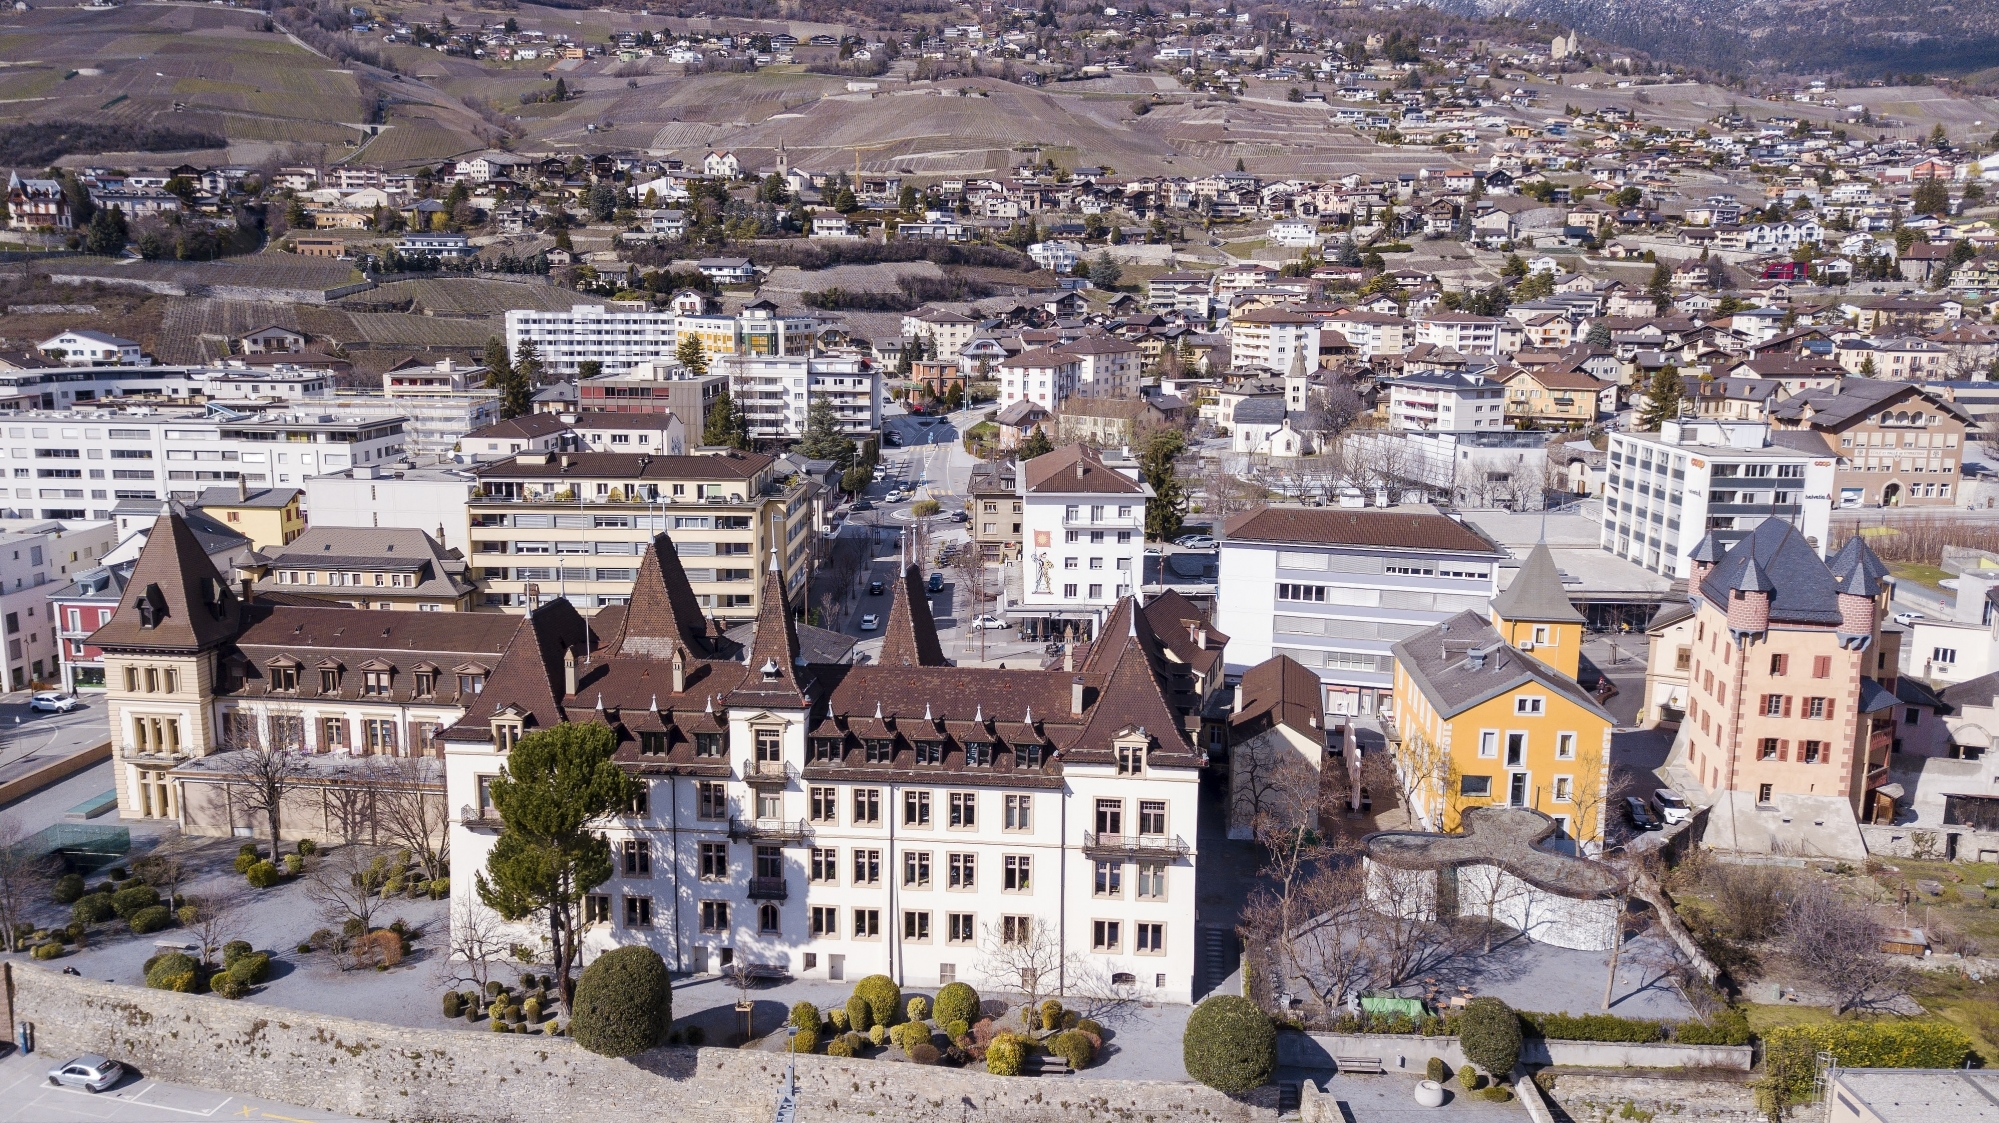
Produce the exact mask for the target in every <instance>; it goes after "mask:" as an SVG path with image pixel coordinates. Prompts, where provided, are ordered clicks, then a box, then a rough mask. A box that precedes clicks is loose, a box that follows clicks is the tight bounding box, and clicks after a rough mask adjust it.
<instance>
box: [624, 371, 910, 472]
mask: <svg viewBox="0 0 1999 1123" xmlns="http://www.w3.org/2000/svg"><path fill="white" fill-rule="evenodd" d="M715 369H717V370H724V371H727V372H728V375H729V395H730V397H731V398H732V399H734V401H735V402H736V406H737V408H738V409H740V410H742V411H743V412H744V414H745V416H746V418H747V420H748V424H749V429H750V435H751V436H753V437H765V438H778V439H796V438H798V437H801V436H803V435H804V434H805V424H806V415H807V412H808V411H809V409H810V407H811V405H812V403H813V401H815V400H816V399H818V398H819V397H820V396H821V395H824V396H825V397H826V399H827V400H828V401H830V402H831V403H832V404H833V412H834V413H835V414H837V415H838V416H839V419H840V429H841V431H842V432H844V433H847V434H850V435H853V436H861V435H864V434H867V433H871V432H873V431H875V430H877V429H879V428H881V414H882V379H881V375H880V373H879V372H877V371H875V370H873V369H872V368H870V369H866V370H863V369H862V365H861V360H860V358H859V357H857V356H819V357H811V358H808V357H807V356H804V355H738V356H733V357H731V358H729V359H728V360H727V361H726V362H721V363H718V364H717V366H716V368H715ZM613 451H622V450H613Z"/></svg>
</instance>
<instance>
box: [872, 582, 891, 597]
mask: <svg viewBox="0 0 1999 1123" xmlns="http://www.w3.org/2000/svg"><path fill="white" fill-rule="evenodd" d="M886 592H888V586H887V585H884V584H882V583H881V582H879V581H870V582H868V595H869V596H871V597H878V596H881V595H882V594H883V593H886Z"/></svg>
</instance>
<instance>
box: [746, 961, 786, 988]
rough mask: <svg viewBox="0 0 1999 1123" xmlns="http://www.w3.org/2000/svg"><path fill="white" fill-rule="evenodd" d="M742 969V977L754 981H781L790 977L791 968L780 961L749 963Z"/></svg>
mask: <svg viewBox="0 0 1999 1123" xmlns="http://www.w3.org/2000/svg"><path fill="white" fill-rule="evenodd" d="M742 971H743V977H744V978H746V979H751V980H754V981H756V982H775V983H781V982H783V981H784V980H786V979H789V978H790V977H791V969H790V968H789V967H786V966H784V965H783V964H781V963H749V964H745V965H744V966H743V968H742Z"/></svg>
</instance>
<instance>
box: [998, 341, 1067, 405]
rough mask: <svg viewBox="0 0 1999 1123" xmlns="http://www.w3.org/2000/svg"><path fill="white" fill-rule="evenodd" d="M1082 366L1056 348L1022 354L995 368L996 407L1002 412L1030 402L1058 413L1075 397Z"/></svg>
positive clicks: (1040, 348)
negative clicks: (996, 383)
mask: <svg viewBox="0 0 1999 1123" xmlns="http://www.w3.org/2000/svg"><path fill="white" fill-rule="evenodd" d="M1082 370H1083V362H1082V360H1081V359H1080V358H1078V357H1077V356H1075V355H1071V354H1069V353H1068V352H1066V351H1064V350H1062V349H1061V348H1060V347H1036V348H1035V349H1033V350H1032V351H1022V352H1021V353H1020V354H1018V355H1015V356H1013V357H1012V358H1010V359H1007V360H1006V361H1005V362H1002V363H1001V364H1000V365H999V404H1000V409H1001V410H1002V411H1004V410H1005V409H1006V407H1008V406H1010V405H1012V404H1014V403H1015V402H1031V403H1033V404H1034V405H1038V406H1040V407H1042V408H1043V409H1048V410H1059V409H1060V408H1061V407H1062V403H1063V402H1066V401H1068V400H1069V398H1070V397H1071V396H1073V395H1074V394H1075V393H1076V385H1077V381H1078V379H1080V378H1081V377H1082Z"/></svg>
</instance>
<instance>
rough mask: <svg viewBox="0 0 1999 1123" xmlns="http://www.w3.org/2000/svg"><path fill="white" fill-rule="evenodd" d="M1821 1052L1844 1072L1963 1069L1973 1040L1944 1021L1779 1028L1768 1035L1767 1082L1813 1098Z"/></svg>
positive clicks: (1765, 1038)
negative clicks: (1858, 1070) (1872, 1069)
mask: <svg viewBox="0 0 1999 1123" xmlns="http://www.w3.org/2000/svg"><path fill="white" fill-rule="evenodd" d="M1821 1052H1824V1053H1830V1054H1832V1063H1833V1064H1835V1065H1837V1066H1839V1067H1841V1068H1962V1067H1964V1062H1965V1059H1966V1056H1967V1055H1968V1054H1969V1053H1970V1052H1971V1038H1970V1037H1968V1036H1966V1035H1965V1032H1964V1031H1963V1030H1961V1029H1959V1028H1957V1027H1956V1026H1954V1025H1952V1024H1951V1023H1949V1022H1946V1021H1944V1020H1942V1019H1940V1018H1937V1019H1929V1020H1923V1021H1916V1020H1899V1019H1898V1020H1896V1021H1883V1022H1825V1023H1821V1024H1818V1025H1797V1026H1779V1027H1778V1028H1776V1029H1772V1030H1770V1031H1769V1032H1768V1033H1765V1034H1764V1035H1763V1064H1764V1070H1765V1071H1766V1072H1768V1073H1769V1074H1770V1075H1769V1076H1768V1077H1766V1078H1765V1080H1766V1082H1768V1083H1770V1084H1771V1085H1772V1089H1773V1090H1776V1091H1782V1092H1785V1093H1788V1094H1789V1096H1790V1097H1792V1098H1793V1099H1795V1098H1796V1097H1798V1096H1801V1095H1809V1094H1810V1092H1811V1087H1812V1081H1813V1079H1814V1078H1815V1076H1816V1074H1817V1064H1816V1061H1815V1054H1817V1053H1821Z"/></svg>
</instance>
